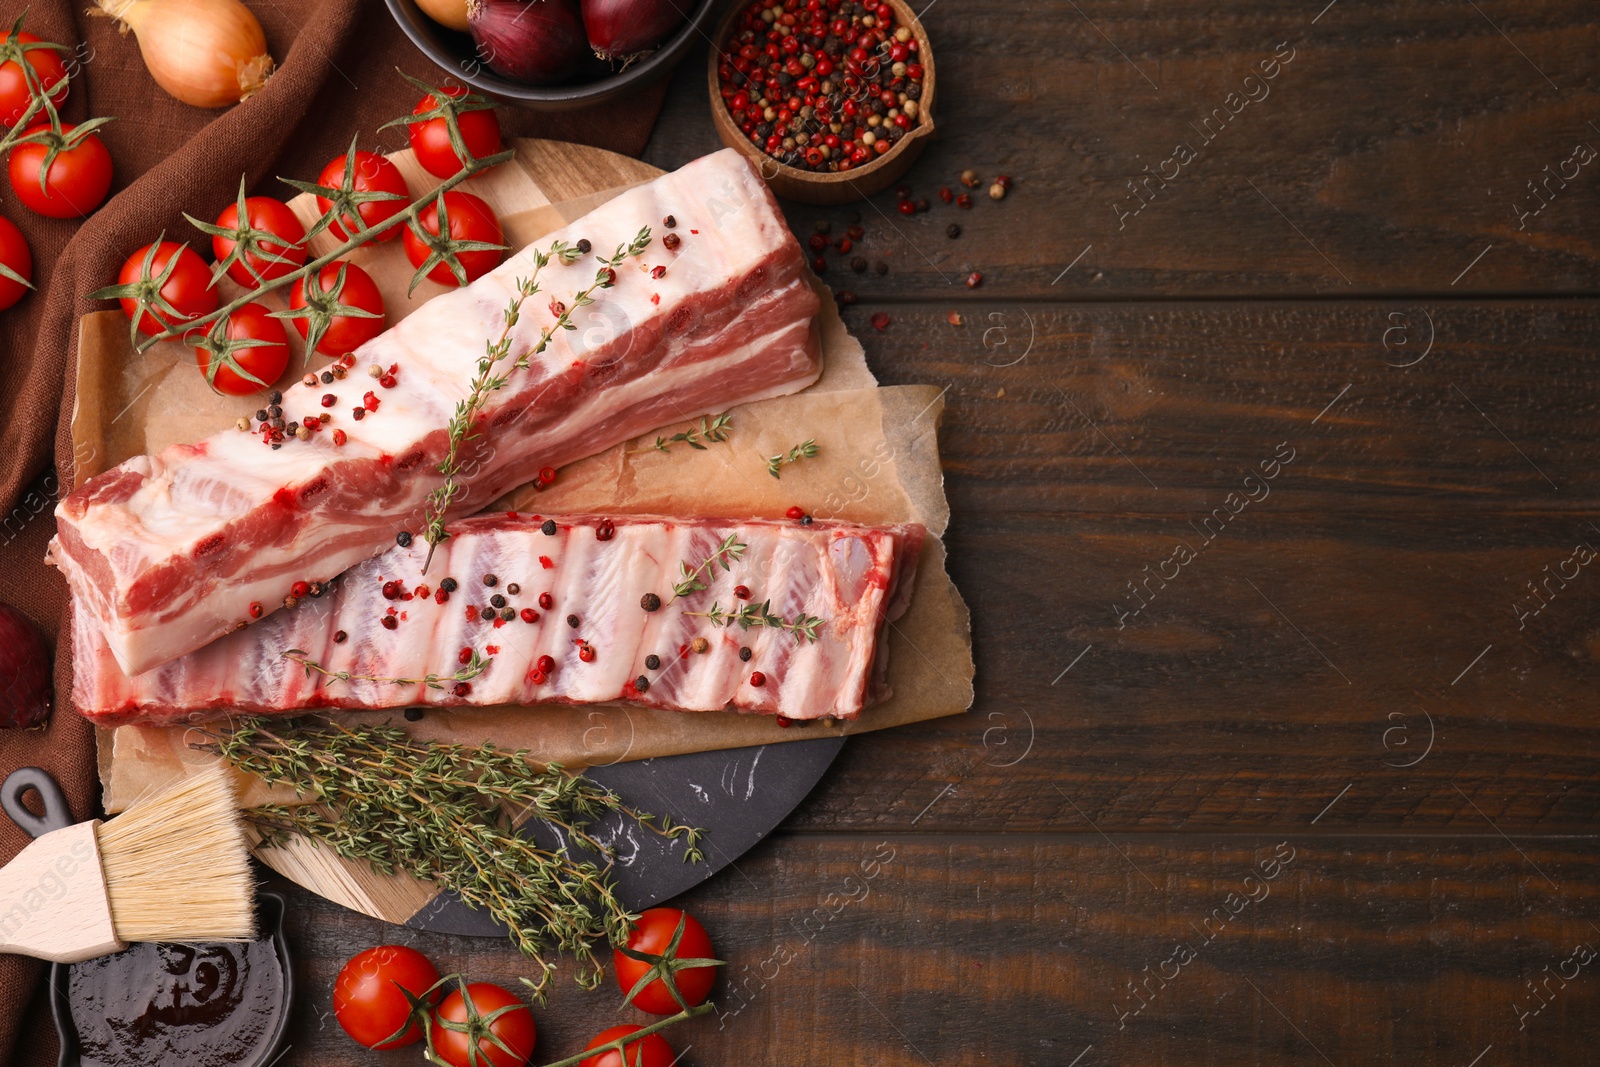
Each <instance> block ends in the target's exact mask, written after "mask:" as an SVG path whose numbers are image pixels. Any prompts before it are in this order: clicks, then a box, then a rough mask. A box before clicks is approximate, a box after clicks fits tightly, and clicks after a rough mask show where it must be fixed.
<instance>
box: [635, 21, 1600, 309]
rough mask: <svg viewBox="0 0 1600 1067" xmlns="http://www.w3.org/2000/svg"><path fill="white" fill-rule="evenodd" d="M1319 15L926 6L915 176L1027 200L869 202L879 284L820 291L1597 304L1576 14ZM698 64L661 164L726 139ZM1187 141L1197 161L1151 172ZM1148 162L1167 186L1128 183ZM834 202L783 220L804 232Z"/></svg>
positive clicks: (1598, 146) (688, 77)
mask: <svg viewBox="0 0 1600 1067" xmlns="http://www.w3.org/2000/svg"><path fill="white" fill-rule="evenodd" d="M1323 6H1324V5H1323V4H1322V3H1311V4H1294V5H1283V4H1267V3H1251V4H1245V5H1230V6H1229V7H1228V8H1227V9H1226V10H1221V11H1219V10H1218V9H1216V8H1215V7H1213V6H1212V5H1209V4H1205V3H1201V2H1198V0H1185V2H1179V3H1176V4H1167V5H1163V7H1162V8H1161V11H1160V15H1159V17H1152V14H1151V10H1150V9H1149V8H1148V7H1146V6H1144V5H1139V4H1128V3H1120V2H1117V0H1090V2H1084V3H1079V4H1037V3H1029V2H1026V0H1001V2H997V3H988V4H982V5H972V4H950V3H943V4H932V5H928V8H927V10H926V11H925V13H924V16H923V18H924V21H925V23H926V25H927V27H928V32H929V33H930V35H931V36H932V40H933V44H934V51H935V54H936V55H937V56H938V61H939V99H938V102H937V105H936V109H935V110H936V119H937V122H938V127H939V136H938V140H937V141H936V142H935V143H934V144H933V145H932V147H930V148H929V149H928V151H927V152H926V153H925V154H924V156H923V157H922V159H921V160H919V161H918V163H917V164H916V166H914V167H913V169H912V171H911V173H910V174H909V175H908V177H907V181H908V183H909V184H910V185H911V186H912V187H913V189H914V190H915V191H916V192H917V193H919V194H922V195H928V196H932V195H933V193H934V191H935V190H936V188H937V187H938V186H939V185H941V184H949V183H952V182H954V180H955V179H956V177H957V175H959V174H960V172H961V171H962V170H963V169H964V168H968V167H971V168H975V169H976V170H977V171H979V172H980V173H982V174H984V175H986V176H992V175H994V174H996V173H999V172H1007V173H1009V174H1011V175H1012V176H1014V177H1015V178H1016V179H1017V186H1016V189H1015V191H1014V193H1013V194H1012V196H1010V197H1008V198H1007V199H1006V200H1005V201H1004V202H1002V203H1000V204H994V203H990V202H989V201H988V199H987V198H986V197H982V195H981V194H982V193H983V190H981V189H980V190H977V191H976V192H978V193H979V194H980V201H979V203H978V204H977V205H976V206H975V208H974V210H972V211H959V210H957V209H955V208H953V207H944V206H942V205H939V204H938V203H937V201H935V202H934V210H933V211H931V212H930V213H928V214H926V215H921V216H918V217H916V218H914V219H906V218H904V217H903V216H900V215H898V214H896V213H894V211H893V204H894V195H893V193H892V192H886V193H884V194H881V195H880V196H878V197H875V198H874V200H873V202H872V204H871V205H868V206H863V207H861V208H860V209H859V210H860V212H861V214H862V215H863V216H864V220H865V221H864V225H865V226H866V227H867V229H868V231H869V232H868V237H867V240H866V242H865V244H864V246H863V248H862V249H860V250H859V251H861V252H863V253H864V254H865V255H867V256H869V257H872V258H878V257H883V258H885V259H886V260H887V261H888V262H890V263H891V265H892V268H893V269H892V271H891V273H890V274H889V275H888V276H887V277H885V278H881V279H880V278H877V277H876V276H874V275H870V274H869V275H867V276H866V277H865V278H860V279H855V277H854V276H850V277H851V279H852V281H844V282H841V281H840V279H841V278H843V277H845V276H846V275H848V271H847V269H846V267H845V264H844V261H847V260H848V259H849V258H850V257H849V256H844V257H834V258H835V261H836V262H835V266H834V268H833V273H830V275H829V281H830V282H833V283H834V284H835V285H838V284H846V285H849V286H850V287H851V288H853V289H856V290H857V291H858V292H859V293H860V294H861V296H862V298H863V299H864V300H868V301H873V302H876V301H880V300H903V299H911V300H916V299H923V298H926V297H927V296H928V294H930V293H936V292H952V293H954V292H955V291H956V290H957V289H959V287H960V284H961V279H963V278H965V276H966V274H967V273H968V272H969V271H971V270H974V269H977V270H981V271H983V272H984V273H985V275H986V281H985V286H986V287H988V288H993V289H999V290H1002V291H1004V292H1006V293H1007V294H1008V295H1011V296H1019V297H1020V296H1046V295H1047V296H1057V297H1061V296H1065V297H1068V298H1072V299H1091V300H1100V299H1108V298H1123V297H1129V296H1137V297H1162V298H1165V297H1171V296H1186V295H1188V296H1197V295H1230V296H1236V295H1240V294H1243V293H1254V294H1259V295H1307V294H1324V295H1338V294H1347V293H1358V294H1373V293H1379V292H1386V293H1395V292H1417V293H1447V292H1448V293H1453V294H1460V293H1473V292H1479V293H1488V292H1527V293H1538V292H1583V291H1593V290H1594V288H1595V286H1596V284H1597V283H1600V245H1597V244H1596V240H1595V233H1594V229H1593V227H1592V226H1590V225H1588V224H1587V220H1588V219H1589V218H1591V217H1592V216H1593V214H1594V209H1595V207H1596V205H1597V200H1600V181H1597V178H1596V172H1597V168H1600V156H1595V157H1594V158H1592V159H1591V160H1590V161H1589V162H1588V163H1587V164H1584V165H1581V166H1580V165H1578V164H1577V163H1575V162H1566V161H1568V160H1571V159H1573V156H1574V151H1575V149H1576V147H1577V146H1578V145H1579V144H1586V145H1588V146H1589V148H1590V150H1591V151H1594V150H1600V131H1597V130H1596V129H1595V128H1594V127H1593V126H1591V125H1590V120H1594V119H1595V116H1596V115H1597V114H1600V107H1597V106H1596V105H1597V103H1600V96H1597V91H1596V88H1597V87H1596V75H1595V69H1594V64H1593V62H1592V57H1593V55H1594V54H1595V51H1596V48H1597V46H1600V26H1597V25H1596V23H1595V21H1594V18H1593V13H1592V12H1591V11H1590V10H1589V8H1588V7H1587V6H1586V5H1584V4H1581V3H1577V2H1575V0H1543V2H1538V3H1533V4H1527V3H1511V2H1510V0H1494V2H1485V3H1480V4H1477V5H1475V6H1474V5H1470V4H1460V3H1454V2H1448V3H1441V2H1435V0H1406V2H1403V3H1397V4H1388V5H1383V6H1381V7H1372V6H1370V5H1354V4H1350V3H1336V4H1334V5H1330V6H1329V8H1328V9H1327V10H1326V11H1324V12H1323V13H1322V14H1321V15H1320V17H1319V16H1318V12H1319V11H1321V10H1322V9H1323ZM1502 31H1503V32H1502ZM1280 45H1283V46H1285V47H1283V48H1280ZM1291 52H1292V55H1293V58H1292V59H1290V60H1289V62H1288V64H1287V65H1286V66H1285V65H1283V64H1282V63H1281V61H1279V60H1276V59H1274V55H1275V54H1278V55H1283V56H1287V55H1290V54H1291ZM1263 62H1267V63H1276V64H1277V67H1276V76H1275V77H1273V78H1272V79H1270V80H1263V79H1262V78H1261V77H1260V75H1259V70H1258V64H1261V63H1263ZM1268 69H1273V68H1272V67H1270V66H1269V68H1268ZM704 70H705V67H704V54H703V52H701V53H697V54H695V55H692V56H691V57H690V59H689V60H688V61H686V62H685V64H684V66H683V68H681V70H680V72H679V73H678V74H677V75H676V81H675V83H674V85H673V87H672V97H671V99H670V100H669V103H668V106H667V109H666V112H665V113H664V115H663V119H662V123H661V126H660V128H659V129H658V130H657V132H656V136H655V138H654V140H653V141H652V144H651V148H650V153H649V157H648V158H649V159H650V161H651V162H654V163H657V164H658V165H661V166H676V165H678V164H680V163H682V162H684V161H685V160H687V159H689V158H692V157H693V156H695V155H698V154H700V153H702V152H704V151H707V150H708V149H710V148H713V147H716V146H717V144H718V142H717V141H716V138H715V133H714V132H713V130H712V127H711V123H710V122H709V121H708V120H707V118H706V108H707V106H708V103H707V98H706V89H705V80H704ZM1252 73H1255V74H1256V77H1255V78H1254V79H1253V80H1252V81H1250V82H1249V83H1248V85H1247V83H1246V79H1247V78H1249V77H1250V76H1251V75H1252ZM1246 93H1253V94H1254V95H1255V96H1257V97H1259V98H1260V99H1259V100H1258V101H1257V102H1248V97H1247V96H1246V95H1245V94H1246ZM1229 94H1238V96H1236V97H1234V98H1232V99H1230V96H1229ZM1217 109H1222V112H1223V113H1222V115H1221V116H1220V117H1218V118H1211V119H1210V124H1209V125H1207V120H1208V117H1210V116H1212V114H1213V111H1215V110H1217ZM1230 109H1231V110H1230ZM1231 111H1237V112H1238V113H1237V114H1236V115H1235V114H1232V113H1231ZM1596 121H1600V120H1596ZM1208 136H1209V140H1208V139H1207V138H1208ZM1180 143H1183V144H1186V145H1187V146H1188V147H1189V149H1190V150H1192V151H1193V153H1194V158H1193V159H1192V160H1191V161H1190V162H1188V163H1187V164H1185V165H1183V166H1181V167H1180V166H1177V165H1176V162H1174V163H1166V162H1165V161H1167V160H1173V159H1174V152H1175V149H1176V146H1177V145H1178V144H1180ZM1147 166H1148V167H1149V168H1150V171H1149V172H1147V171H1146V170H1145V168H1146V167H1147ZM1546 167H1549V168H1550V171H1549V172H1546V171H1545V169H1544V168H1546ZM1563 169H1564V170H1565V172H1566V175H1567V177H1566V178H1562V177H1561V174H1560V172H1561V171H1562V170H1563ZM1163 170H1164V171H1165V172H1166V173H1167V174H1168V175H1171V174H1173V173H1175V172H1176V173H1178V176H1177V177H1176V178H1175V179H1173V180H1171V181H1170V182H1166V183H1163V182H1161V181H1160V180H1159V178H1158V179H1151V180H1150V184H1149V185H1141V186H1140V188H1139V190H1138V192H1137V193H1136V192H1135V191H1133V190H1132V189H1131V188H1130V186H1129V184H1128V183H1129V182H1131V181H1135V180H1137V181H1139V182H1141V183H1142V182H1144V181H1145V180H1146V178H1147V174H1148V173H1151V172H1155V173H1159V172H1161V171H1163ZM1552 175H1554V176H1553V177H1552ZM1530 182H1532V183H1535V184H1539V183H1542V182H1549V183H1550V184H1549V185H1548V191H1546V187H1545V186H1544V185H1540V192H1539V194H1538V195H1539V196H1542V197H1545V198H1547V199H1548V205H1547V206H1545V207H1544V208H1543V209H1542V210H1541V211H1540V213H1539V214H1537V215H1531V216H1529V217H1528V218H1526V219H1521V220H1520V221H1519V215H1518V214H1517V212H1518V211H1530V212H1531V211H1532V210H1533V208H1534V207H1536V206H1538V205H1539V204H1540V203H1542V202H1543V201H1541V200H1537V199H1535V198H1534V197H1535V194H1534V192H1532V191H1530V189H1529V187H1528V183H1530ZM1163 186H1164V187H1163ZM1141 204H1143V205H1144V206H1143V207H1142V208H1141V207H1140V205H1141ZM1136 209H1137V214H1130V213H1131V212H1133V211H1135V210H1136ZM848 210H850V209H847V208H841V209H837V210H832V211H828V212H821V211H819V210H817V209H814V208H809V207H805V206H803V205H795V206H793V207H792V209H791V210H790V212H789V214H790V218H791V220H792V221H793V222H794V223H795V225H796V228H797V230H798V231H800V232H802V233H809V232H810V226H811V222H812V220H813V219H814V218H817V217H825V218H830V219H833V220H834V221H835V224H836V229H837V227H838V225H839V224H840V223H842V221H843V219H844V217H845V215H846V213H847V211H848ZM951 221H957V222H959V223H960V224H961V225H962V226H963V227H964V229H965V232H964V233H963V235H962V237H961V238H960V240H958V241H950V240H948V239H946V237H945V236H944V231H945V227H946V225H947V224H948V223H949V222H951ZM1490 245H1493V248H1492V249H1491V250H1489V251H1488V252H1487V254H1484V255H1483V257H1482V259H1481V260H1480V261H1477V262H1476V263H1475V265H1473V264H1474V261H1475V260H1476V259H1477V257H1479V256H1480V254H1483V253H1484V252H1485V249H1486V248H1487V246H1490ZM1089 246H1093V247H1092V248H1090V247H1089ZM1080 254H1081V255H1082V258H1081V259H1078V257H1079V256H1080ZM1074 261H1076V265H1075V266H1073V267H1072V269H1071V270H1070V271H1069V272H1067V273H1066V274H1065V275H1064V276H1063V275H1062V272H1063V271H1064V270H1066V268H1067V267H1068V266H1069V264H1073V263H1074ZM1469 265H1472V266H1471V269H1470V270H1467V268H1468V266H1469ZM1463 273H1464V275H1465V276H1464V277H1461V278H1460V280H1459V281H1456V282H1455V284H1454V286H1453V287H1452V282H1453V281H1455V279H1456V278H1457V276H1458V275H1460V274H1463ZM1058 279H1059V280H1058Z"/></svg>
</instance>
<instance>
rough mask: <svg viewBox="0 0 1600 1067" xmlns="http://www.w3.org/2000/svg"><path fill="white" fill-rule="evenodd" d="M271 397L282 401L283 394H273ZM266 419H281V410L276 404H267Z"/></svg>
mask: <svg viewBox="0 0 1600 1067" xmlns="http://www.w3.org/2000/svg"><path fill="white" fill-rule="evenodd" d="M272 395H273V396H275V397H277V398H278V399H279V400H282V399H283V394H282V393H273V394H272ZM267 418H269V419H281V418H283V408H281V407H279V406H278V405H277V404H276V403H273V404H268V405H267Z"/></svg>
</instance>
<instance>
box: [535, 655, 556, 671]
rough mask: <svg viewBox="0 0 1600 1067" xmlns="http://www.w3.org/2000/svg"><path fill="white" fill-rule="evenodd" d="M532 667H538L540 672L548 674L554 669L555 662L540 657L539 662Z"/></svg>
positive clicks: (548, 658)
mask: <svg viewBox="0 0 1600 1067" xmlns="http://www.w3.org/2000/svg"><path fill="white" fill-rule="evenodd" d="M534 666H536V667H538V668H539V669H540V670H541V671H544V673H546V674H549V673H550V672H551V671H553V670H555V669H556V661H555V660H554V659H551V658H550V657H549V656H540V657H539V662H538V663H536V664H534Z"/></svg>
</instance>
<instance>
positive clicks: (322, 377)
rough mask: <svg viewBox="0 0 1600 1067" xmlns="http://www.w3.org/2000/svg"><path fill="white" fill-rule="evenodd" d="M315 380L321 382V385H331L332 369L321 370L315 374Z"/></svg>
mask: <svg viewBox="0 0 1600 1067" xmlns="http://www.w3.org/2000/svg"><path fill="white" fill-rule="evenodd" d="M317 381H319V382H321V383H322V384H323V385H332V384H333V371H331V370H325V371H323V372H322V373H321V374H319V375H317Z"/></svg>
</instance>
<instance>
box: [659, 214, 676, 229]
mask: <svg viewBox="0 0 1600 1067" xmlns="http://www.w3.org/2000/svg"><path fill="white" fill-rule="evenodd" d="M661 225H663V226H665V227H666V228H667V229H669V230H670V229H672V228H674V227H675V226H677V225H678V220H677V218H675V217H674V216H672V215H668V216H667V217H666V218H664V219H662V220H661Z"/></svg>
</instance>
